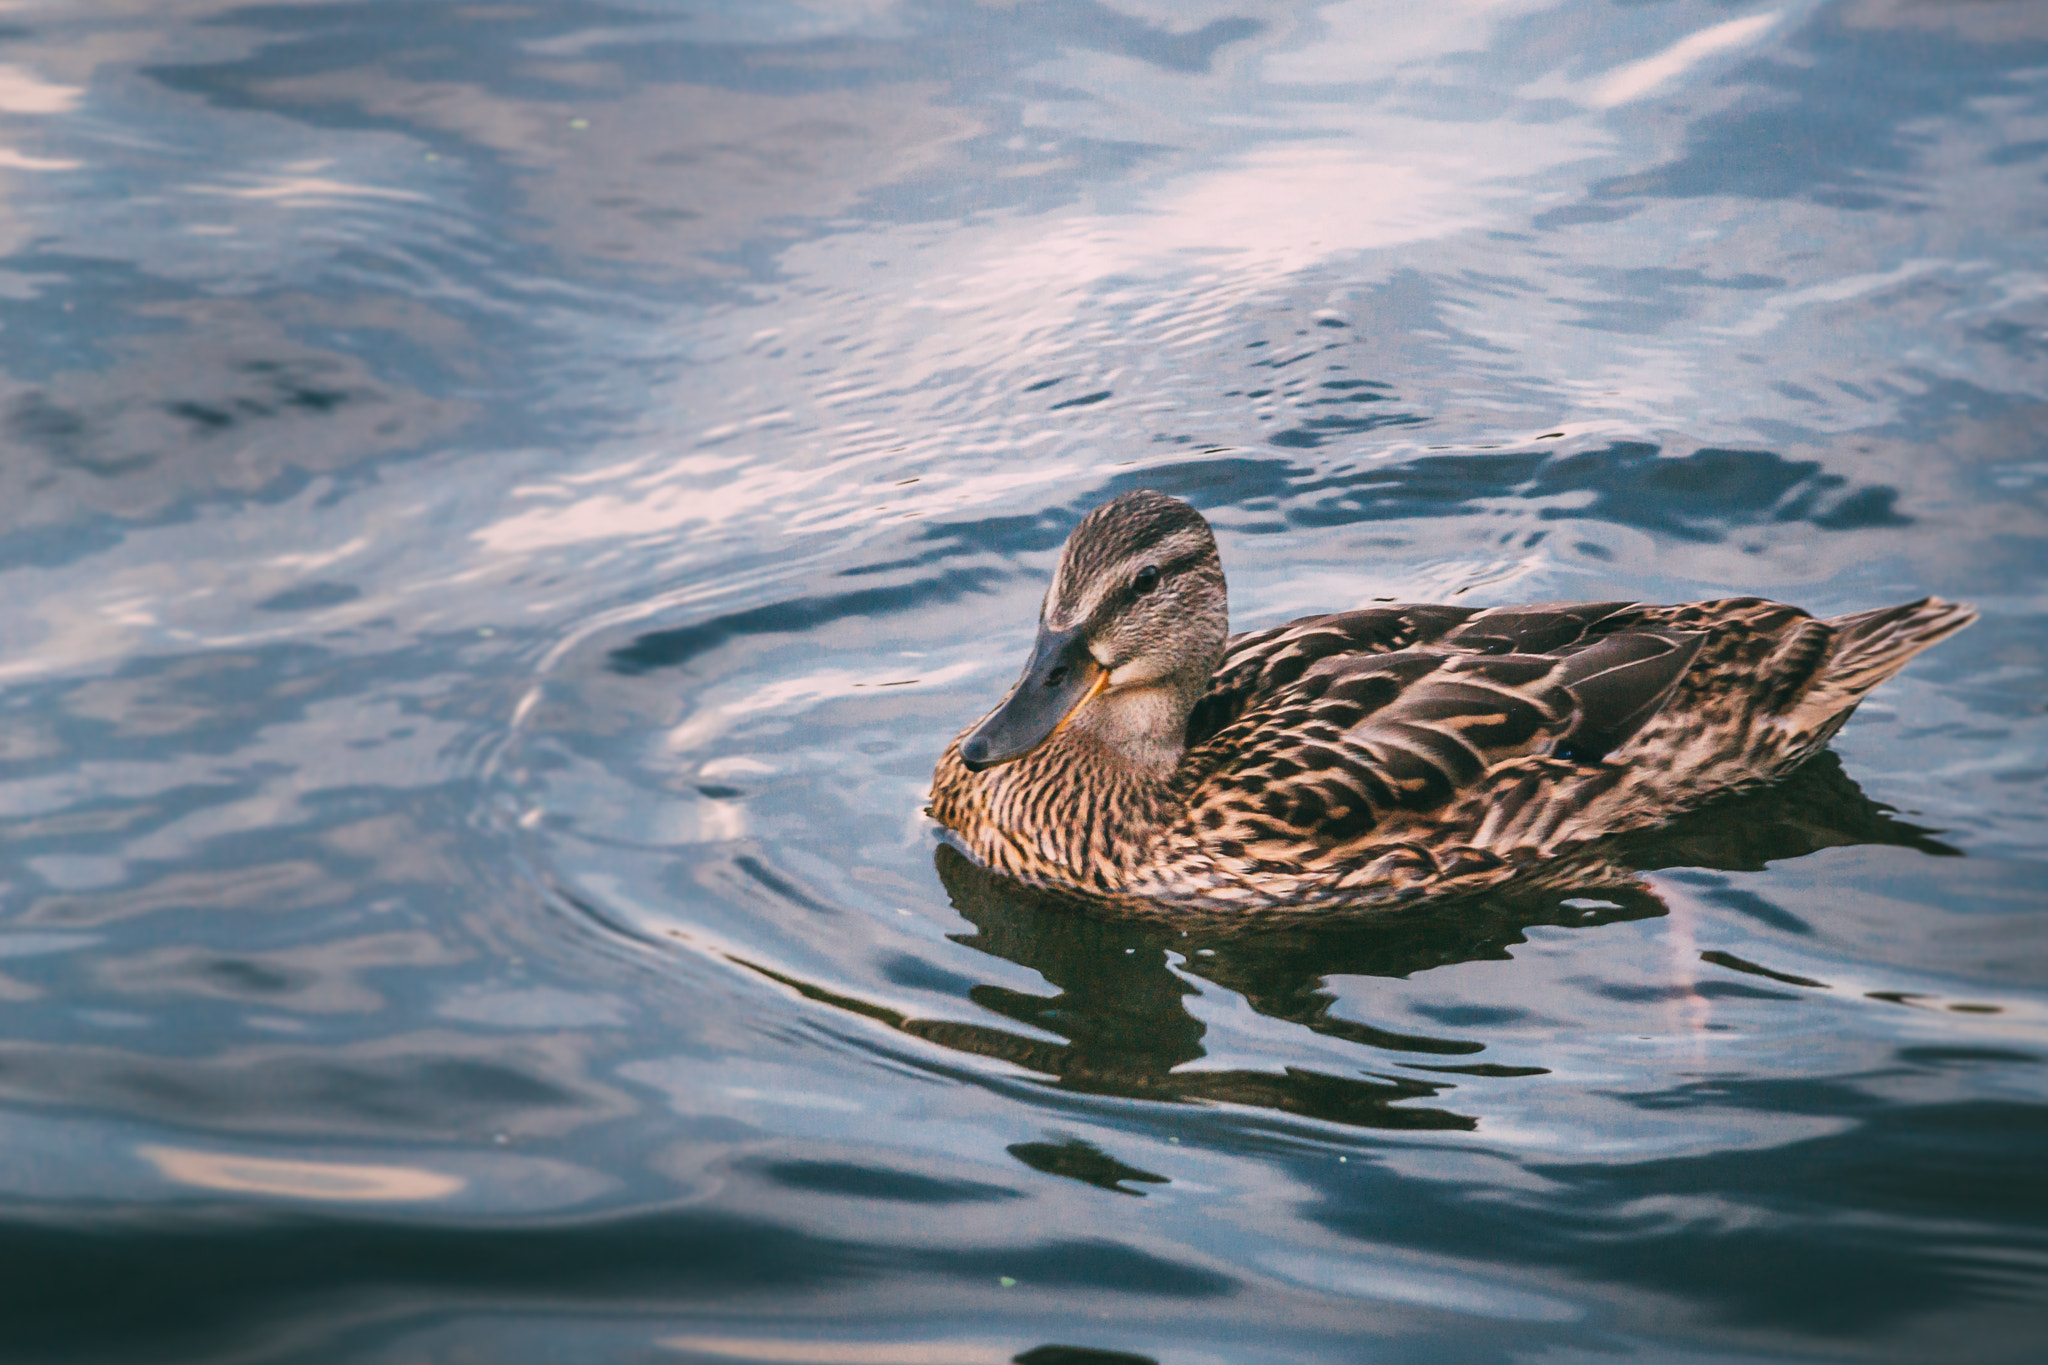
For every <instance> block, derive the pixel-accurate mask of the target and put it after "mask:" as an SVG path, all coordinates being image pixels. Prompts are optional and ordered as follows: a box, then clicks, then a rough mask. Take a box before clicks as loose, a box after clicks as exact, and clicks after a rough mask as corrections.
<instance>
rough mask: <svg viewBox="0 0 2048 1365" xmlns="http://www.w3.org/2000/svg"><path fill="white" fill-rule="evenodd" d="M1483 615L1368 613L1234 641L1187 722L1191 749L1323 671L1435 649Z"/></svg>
mask: <svg viewBox="0 0 2048 1365" xmlns="http://www.w3.org/2000/svg"><path fill="white" fill-rule="evenodd" d="M1480 614H1481V613H1480V612H1479V610H1478V609H1477V608H1474V607H1443V606H1434V605H1429V604H1406V605H1400V606H1389V607H1367V608H1363V609H1361V610H1358V611H1340V612H1330V613H1328V614H1326V615H1322V616H1304V617H1302V618H1300V619H1299V620H1295V621H1289V622H1288V623H1287V624H1286V625H1284V626H1273V627H1270V628H1269V629H1266V630H1256V631H1248V632H1246V633H1245V634H1242V635H1233V636H1231V637H1230V639H1229V641H1228V642H1227V643H1226V644H1225V645H1224V653H1223V662H1222V663H1221V664H1220V665H1218V666H1217V669H1216V674H1215V676H1214V677H1213V678H1211V679H1210V681H1209V690H1208V691H1207V692H1205V693H1204V694H1203V695H1202V699H1201V700H1200V701H1198V702H1197V703H1196V704H1195V709H1194V711H1193V712H1192V713H1191V714H1190V715H1189V717H1188V731H1187V745H1188V747H1189V748H1190V749H1192V748H1195V747H1197V746H1199V745H1202V744H1205V743H1207V742H1208V741H1209V740H1211V739H1214V738H1215V737H1216V735H1217V733H1218V732H1219V731H1221V730H1223V729H1224V728H1225V727H1226V726H1228V725H1231V724H1233V723H1234V722H1236V721H1237V720H1238V719H1239V718H1241V717H1242V716H1243V715H1244V714H1245V712H1246V711H1248V710H1251V709H1253V708H1254V707H1256V706H1258V705H1260V704H1262V703H1263V702H1266V701H1268V700H1270V699H1272V698H1273V697H1274V696H1276V695H1277V694H1279V693H1281V692H1284V691H1285V690H1286V689H1287V688H1288V687H1290V686H1292V685H1293V684H1294V683H1297V682H1299V681H1300V680H1301V677H1302V675H1303V674H1305V673H1307V672H1308V671H1309V670H1310V669H1311V668H1314V667H1315V666H1316V665H1318V664H1321V663H1324V662H1326V661H1328V660H1331V659H1344V658H1351V657H1356V656H1360V655H1368V656H1369V655H1379V654H1389V653H1392V652H1394V651H1397V650H1403V649H1409V648H1412V647H1413V646H1416V645H1423V644H1429V643H1431V642H1433V641H1435V640H1438V639H1441V638H1442V637H1443V636H1444V635H1445V634H1447V633H1448V632H1450V631H1452V630H1454V629H1456V628H1457V627H1458V626H1459V625H1461V624H1463V623H1464V622H1466V621H1468V620H1470V619H1472V618H1473V617H1475V616H1478V615H1480Z"/></svg>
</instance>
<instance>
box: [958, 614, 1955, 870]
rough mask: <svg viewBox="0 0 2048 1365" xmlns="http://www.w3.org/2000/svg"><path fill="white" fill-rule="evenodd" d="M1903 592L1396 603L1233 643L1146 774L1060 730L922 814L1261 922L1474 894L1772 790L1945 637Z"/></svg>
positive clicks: (1012, 857) (1026, 859)
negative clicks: (1856, 598) (1817, 608)
mask: <svg viewBox="0 0 2048 1365" xmlns="http://www.w3.org/2000/svg"><path fill="white" fill-rule="evenodd" d="M1974 617H1975V613H1974V612H1972V611H1970V609H1969V608H1967V607H1962V606H1958V605H1955V604H1952V603H1947V602H1943V601H1941V600H1940V599H1938V598H1927V599H1923V600H1922V601H1919V602H1914V603H1909V604H1906V605H1904V606H1900V607H1893V608H1887V609H1884V610H1881V611H1876V612H1864V613H1859V614H1856V615H1853V616H1845V617H1838V618H1835V619H1833V620H1826V621H1823V620H1817V619H1816V618H1814V617H1812V616H1810V615H1809V614H1807V613H1806V612H1804V611H1801V610H1799V609H1798V608H1796V607H1790V606H1786V605H1783V604H1781V603H1776V602H1769V601H1765V600H1762V599H1760V598H1753V597H1745V598H1732V599H1726V600H1722V601H1713V602H1693V603H1683V604H1678V605H1674V606H1653V605H1645V604H1640V603H1627V602H1605V603H1579V604H1557V605H1539V606H1530V607H1514V608H1499V609H1493V610H1487V611H1479V610H1474V609H1471V608H1464V607H1450V606H1435V605H1400V606H1388V607H1379V608H1369V609H1365V610H1361V611H1352V612H1343V613H1337V614H1332V615H1326V616H1314V617H1307V618H1304V619H1302V620H1299V621H1294V622H1291V623H1289V624H1287V625H1285V626H1280V627H1276V628H1273V629H1270V630H1264V631H1259V632H1255V633H1251V634H1246V635H1238V636H1235V637H1232V638H1231V640H1230V641H1229V643H1228V646H1227V648H1226V652H1225V655H1224V658H1223V662H1222V664H1221V665H1220V666H1219V667H1218V668H1217V669H1216V672H1215V674H1214V676H1213V678H1212V680H1211V682H1210V685H1209V688H1208V690H1207V692H1206V693H1205V694H1204V695H1203V696H1202V697H1201V699H1200V701H1199V702H1197V703H1196V705H1195V707H1194V709H1193V711H1192V713H1191V714H1190V715H1189V719H1188V729H1187V748H1186V752H1185V754H1184V756H1183V757H1182V759H1181V761H1180V764H1179V766H1178V767H1177V768H1176V769H1175V770H1174V771H1173V773H1172V774H1171V776H1170V777H1168V778H1165V779H1146V778H1141V777H1138V776H1134V775H1132V774H1130V773H1128V772H1125V771H1123V770H1122V768H1121V767H1120V765H1119V764H1118V762H1117V759H1116V755H1115V754H1114V753H1112V752H1109V751H1108V750H1107V748H1106V747H1104V746H1102V745H1100V744H1099V743H1097V742H1096V741H1094V740H1093V739H1091V738H1090V737H1089V736H1087V735H1086V734H1082V733H1077V732H1073V731H1061V732H1059V733H1057V734H1055V735H1054V736H1053V738H1052V739H1050V740H1049V741H1047V742H1046V743H1045V744H1043V745H1041V746H1040V747H1039V748H1038V749H1037V750H1035V751H1033V752H1032V753H1030V754H1028V755H1026V756H1025V757H1024V758H1022V759H1019V760H1017V761H1016V762H1014V763H1010V764H1006V765H1003V766H1001V767H998V768H993V769H989V770H987V771H983V772H979V773H970V772H968V771H967V769H966V768H965V766H964V765H963V764H961V763H960V761H959V758H958V752H957V743H958V741H955V746H954V747H951V748H949V749H948V750H947V752H946V754H945V756H944V757H943V758H942V759H941V760H940V763H939V767H938V771H937V773H936V774H935V778H934V786H933V804H932V814H933V816H934V817H935V818H936V819H937V820H938V821H939V822H940V823H941V824H943V825H945V826H946V827H947V828H948V829H949V830H951V831H952V833H953V838H954V839H955V841H956V842H957V843H958V844H959V845H960V846H961V847H962V848H963V849H964V850H965V851H966V852H968V853H969V854H970V855H972V856H974V857H975V858H977V859H978V860H980V861H981V862H983V863H984V864H986V865H988V866H989V867H991V868H993V869H995V870H997V871H999V872H1002V873H1004V874H1006V875H1008V876H1011V877H1014V878H1016V879H1018V880H1020V881H1024V882H1028V883H1032V884H1036V885H1042V886H1050V887H1057V888H1061V889H1068V890H1079V891H1083V892H1089V893H1094V894H1097V895H1109V896H1120V897H1135V898H1140V899H1145V900H1152V901H1163V902H1167V903H1180V904H1189V903H1199V904H1204V905H1212V906H1219V907H1240V908H1244V909H1266V908H1272V907H1279V906H1297V905H1301V904H1304V903H1308V902H1314V901H1322V900H1328V901H1332V902H1339V903H1348V902H1358V901H1370V900H1374V899H1378V898H1381V897H1385V896H1389V895H1396V894H1404V893H1409V892H1413V891H1415V890H1417V889H1424V888H1434V887H1450V886H1471V885H1480V884H1484V883H1485V882H1487V881H1489V880H1492V879H1497V878H1500V877H1504V876H1508V875H1513V874H1514V873H1515V872H1516V871H1517V870H1518V869H1521V868H1526V867H1529V866H1531V865H1533V864H1536V863H1540V862H1542V861H1545V860H1549V859H1554V858H1557V857H1558V856H1560V855H1562V854H1565V853H1567V852H1569V851H1571V850H1573V849H1576V848H1579V847H1581V846H1583V845H1585V844H1588V843H1590V842H1591V841H1594V840H1597V839H1600V838H1602V837H1605V836H1607V835H1612V834H1618V833H1622V832H1624V831H1627V830H1631V829H1638V828H1642V827H1644V826H1647V825H1651V824H1656V823H1659V822H1661V821H1663V820H1666V819H1669V818H1671V817H1672V816H1674V815H1676V814H1678V813H1680V812H1682V811H1684V810H1687V809H1690V808H1692V807H1694V806H1697V805H1699V804H1700V803H1701V802H1703V801H1705V800H1707V799H1709V798H1711V797H1715V796H1718V795H1721V794H1723V793H1725V792H1728V791H1730V790H1734V789H1739V788H1742V787H1746V786H1753V785H1756V784H1760V783H1765V782H1770V781H1772V780H1774V779H1776V778H1779V777H1782V776H1784V775H1785V774H1787V773H1789V772H1790V771H1791V770H1792V769H1793V768H1795V767H1797V766H1798V765H1799V764H1800V763H1801V762H1803V761H1805V760H1806V759H1807V758H1809V757H1811V756H1812V755H1813V754H1814V753H1816V752H1818V751H1819V750H1820V749H1821V748H1822V747H1823V746H1824V745H1825V744H1826V743H1827V741H1828V740H1829V739H1830V738H1831V737H1832V736H1833V735H1834V733H1835V732H1836V730H1838V729H1839V728H1840V727H1841V725H1842V723H1843V722H1844V721H1846V720H1847V719H1848V717H1849V714H1850V713H1851V712H1852V711H1853V710H1854V709H1855V707H1856V704H1857V702H1858V701H1860V700H1861V699H1862V697H1863V696H1864V694H1866V693H1867V692H1868V691H1869V690H1870V689H1871V688H1872V687H1875V686H1876V685H1877V684H1878V683H1880V682H1882V681H1884V679H1886V678H1888V677H1890V676H1891V675H1892V674H1894V673H1896V672H1897V671H1898V670H1899V669H1900V668H1901V667H1903V666H1904V665H1905V663H1906V661H1907V660H1909V659H1911V658H1912V657H1913V656H1914V655H1915V654H1917V653H1919V652H1920V651H1921V650H1923V649H1926V648H1927V647H1928V646H1930V645H1932V644H1934V643H1935V642H1937V641H1938V640H1940V639H1943V638H1945V637H1946V636H1947V635H1949V634H1952V633H1953V632H1954V631H1956V630H1959V629H1961V628H1962V627H1963V626H1965V625H1967V624H1968V623H1969V622H1970V621H1971V620H1973V619H1974Z"/></svg>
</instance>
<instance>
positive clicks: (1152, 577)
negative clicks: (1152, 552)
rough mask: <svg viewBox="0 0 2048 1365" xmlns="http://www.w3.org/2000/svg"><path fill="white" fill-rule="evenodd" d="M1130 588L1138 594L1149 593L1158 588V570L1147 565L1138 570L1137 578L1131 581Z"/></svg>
mask: <svg viewBox="0 0 2048 1365" xmlns="http://www.w3.org/2000/svg"><path fill="white" fill-rule="evenodd" d="M1131 586H1132V587H1133V588H1136V589H1137V590H1138V591H1139V592H1150V591H1152V589H1154V588H1156V587H1158V586H1159V570H1157V569H1155V568H1153V567H1152V566H1151V565H1150V564H1147V565H1146V566H1145V567H1144V568H1142V569H1140V570H1138V576H1137V577H1136V578H1134V579H1132V580H1131Z"/></svg>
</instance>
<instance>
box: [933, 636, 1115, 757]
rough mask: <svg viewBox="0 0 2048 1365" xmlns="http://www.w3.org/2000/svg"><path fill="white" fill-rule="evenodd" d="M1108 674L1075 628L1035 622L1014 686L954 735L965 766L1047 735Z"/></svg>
mask: <svg viewBox="0 0 2048 1365" xmlns="http://www.w3.org/2000/svg"><path fill="white" fill-rule="evenodd" d="M1108 681H1109V674H1108V673H1107V672H1105V671H1104V670H1103V668H1102V665H1100V664H1098V663H1096V662H1095V656H1094V655H1092V654H1090V653H1089V652H1088V642H1087V641H1086V640H1084V639H1082V638H1081V632H1080V630H1079V629H1078V628H1077V629H1074V630H1048V629H1047V628H1046V627H1045V626H1043V625H1040V626H1039V628H1038V643H1037V644H1036V645H1035V646H1033V647H1032V651H1031V662H1030V663H1028V664H1026V665H1025V666H1024V676H1023V677H1021V678H1019V679H1018V680H1017V686H1016V689H1015V690H1014V691H1012V692H1011V693H1010V695H1009V696H1008V697H1006V698H1005V699H1004V701H1003V704H1002V705H1001V706H998V707H997V708H996V709H995V710H994V711H992V712H990V713H989V715H988V718H987V719H986V720H984V721H982V723H981V724H979V725H977V726H975V727H974V729H973V730H972V731H970V732H969V733H968V735H967V737H966V738H965V739H963V740H961V741H960V761H961V762H962V763H964V764H966V765H967V770H968V771H969V772H975V773H978V772H980V771H981V770H982V769H983V768H993V767H995V766H996V765H997V764H998V763H1009V762H1013V761H1014V760H1016V759H1020V758H1022V757H1024V755H1026V754H1028V753H1030V752H1031V751H1032V750H1033V749H1036V748H1037V747H1038V746H1039V745H1041V744H1043V743H1045V742H1046V741H1047V740H1048V739H1051V738H1052V737H1053V736H1054V735H1055V734H1057V733H1058V732H1059V728H1060V726H1062V725H1064V724H1066V722H1067V718H1068V717H1069V716H1072V715H1073V714H1074V712H1076V711H1078V710H1080V709H1081V704H1082V703H1083V702H1085V701H1087V700H1088V699H1089V698H1090V697H1092V696H1094V695H1095V694H1096V693H1097V692H1100V691H1101V690H1102V687H1103V684H1104V683H1106V682H1108Z"/></svg>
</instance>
